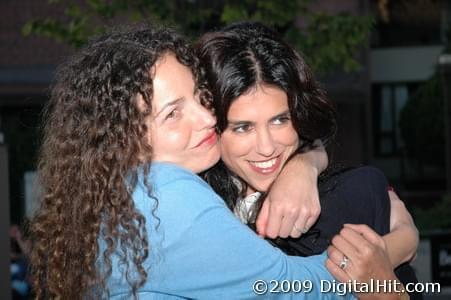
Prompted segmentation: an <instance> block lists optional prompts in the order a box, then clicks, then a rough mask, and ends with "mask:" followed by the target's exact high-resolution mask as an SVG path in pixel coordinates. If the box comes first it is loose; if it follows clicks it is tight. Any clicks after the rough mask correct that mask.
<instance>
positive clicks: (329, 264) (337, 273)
mask: <svg viewBox="0 0 451 300" xmlns="http://www.w3.org/2000/svg"><path fill="white" fill-rule="evenodd" d="M326 268H327V270H329V272H330V274H332V276H334V277H335V278H336V279H337V280H339V281H341V282H347V281H348V280H351V277H350V276H349V275H348V274H347V273H346V272H345V270H343V269H341V268H340V267H339V266H337V265H336V264H335V263H334V262H333V261H332V260H330V259H329V258H328V259H327V260H326Z"/></svg>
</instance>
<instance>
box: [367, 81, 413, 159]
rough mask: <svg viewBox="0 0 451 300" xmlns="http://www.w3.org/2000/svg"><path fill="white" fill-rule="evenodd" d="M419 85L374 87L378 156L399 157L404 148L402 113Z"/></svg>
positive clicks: (403, 84)
mask: <svg viewBox="0 0 451 300" xmlns="http://www.w3.org/2000/svg"><path fill="white" fill-rule="evenodd" d="M416 87H417V84H410V83H409V84H406V83H399V84H377V85H374V86H373V97H372V98H373V132H374V147H375V149H374V152H375V154H376V155H377V156H399V155H400V154H401V151H402V148H403V146H404V144H403V140H402V137H401V131H400V128H399V125H398V124H399V119H400V115H401V111H402V109H403V108H404V106H405V105H406V103H407V100H408V99H409V95H411V94H412V93H413V91H414V90H415V88H416Z"/></svg>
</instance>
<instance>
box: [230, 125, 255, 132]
mask: <svg viewBox="0 0 451 300" xmlns="http://www.w3.org/2000/svg"><path fill="white" fill-rule="evenodd" d="M251 129H252V128H251V125H249V124H241V125H236V126H233V127H232V131H233V132H235V133H245V132H248V131H250V130H251Z"/></svg>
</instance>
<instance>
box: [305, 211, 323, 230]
mask: <svg viewBox="0 0 451 300" xmlns="http://www.w3.org/2000/svg"><path fill="white" fill-rule="evenodd" d="M320 213H321V208H320V207H318V209H317V210H314V211H313V212H311V213H310V216H309V217H308V218H307V221H306V222H305V227H304V228H305V229H306V230H307V231H308V230H309V229H310V228H312V226H313V225H314V224H315V223H316V221H317V220H318V218H319V215H320Z"/></svg>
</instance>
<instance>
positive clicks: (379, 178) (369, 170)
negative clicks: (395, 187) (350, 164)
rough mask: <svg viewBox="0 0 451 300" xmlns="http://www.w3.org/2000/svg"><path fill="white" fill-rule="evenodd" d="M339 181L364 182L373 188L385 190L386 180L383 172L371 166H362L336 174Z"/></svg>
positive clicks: (348, 182) (347, 182)
mask: <svg viewBox="0 0 451 300" xmlns="http://www.w3.org/2000/svg"><path fill="white" fill-rule="evenodd" d="M338 179H339V181H340V182H343V183H346V184H352V183H355V184H364V185H367V186H372V187H375V188H383V189H384V190H385V191H386V190H387V186H388V181H387V178H386V177H385V175H384V173H383V172H382V171H381V170H379V169H378V168H375V167H372V166H362V167H358V168H354V169H351V170H348V171H345V172H343V173H342V174H339V175H338Z"/></svg>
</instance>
